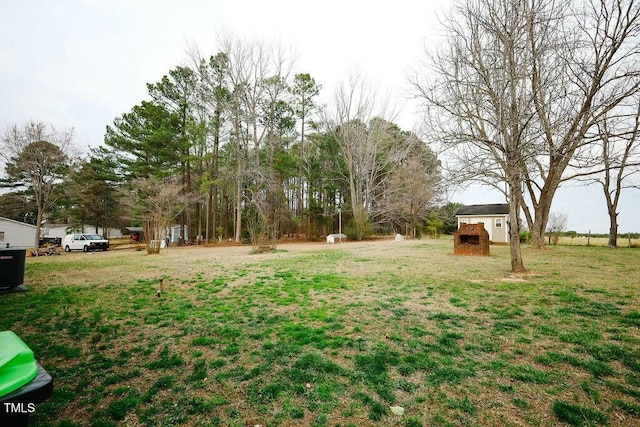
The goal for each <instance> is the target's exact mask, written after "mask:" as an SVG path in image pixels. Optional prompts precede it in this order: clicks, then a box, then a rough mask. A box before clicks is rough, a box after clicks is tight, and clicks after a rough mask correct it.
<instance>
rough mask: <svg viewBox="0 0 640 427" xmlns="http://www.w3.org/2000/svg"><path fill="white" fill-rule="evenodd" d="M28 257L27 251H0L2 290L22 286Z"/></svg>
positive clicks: (0, 284) (0, 281)
mask: <svg viewBox="0 0 640 427" xmlns="http://www.w3.org/2000/svg"><path fill="white" fill-rule="evenodd" d="M26 256H27V250H26V249H0V288H9V289H11V288H15V287H16V286H20V285H22V283H23V282H24V264H25V259H26Z"/></svg>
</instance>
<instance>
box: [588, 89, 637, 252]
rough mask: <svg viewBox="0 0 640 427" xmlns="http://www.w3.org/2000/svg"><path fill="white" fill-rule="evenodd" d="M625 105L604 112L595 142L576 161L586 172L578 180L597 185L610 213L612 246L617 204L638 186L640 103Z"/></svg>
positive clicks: (596, 132)
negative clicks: (624, 195) (624, 191)
mask: <svg viewBox="0 0 640 427" xmlns="http://www.w3.org/2000/svg"><path fill="white" fill-rule="evenodd" d="M634 101H635V102H634V103H635V104H636V105H635V106H633V105H631V106H628V105H627V106H622V108H618V109H616V110H617V111H616V110H613V111H610V112H608V113H607V114H605V115H603V117H602V120H601V121H600V122H599V123H597V125H596V129H595V134H594V135H593V138H594V139H595V143H594V144H593V146H592V147H590V150H589V151H588V152H587V153H586V154H585V155H583V156H581V158H578V159H577V160H578V161H577V162H576V166H577V168H579V170H581V171H584V172H581V173H580V175H585V177H584V178H583V177H579V178H578V179H579V180H581V181H583V182H586V183H587V184H596V185H598V186H599V187H600V188H601V189H602V192H603V195H604V199H605V202H606V205H607V213H608V215H609V243H608V246H609V247H610V248H615V247H617V246H618V205H619V203H620V197H621V195H622V191H623V190H625V189H631V188H637V186H638V184H639V181H638V179H637V178H638V175H640V138H639V133H640V102H639V101H638V99H635V100H634ZM634 107H635V108H634Z"/></svg>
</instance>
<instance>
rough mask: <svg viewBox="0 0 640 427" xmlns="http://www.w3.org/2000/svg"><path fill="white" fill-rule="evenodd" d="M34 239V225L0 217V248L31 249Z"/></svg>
mask: <svg viewBox="0 0 640 427" xmlns="http://www.w3.org/2000/svg"><path fill="white" fill-rule="evenodd" d="M35 237H36V226H35V225H31V224H26V223H24V222H20V221H14V220H13V219H9V218H4V217H0V247H3V248H17V249H27V248H33V243H34V240H35Z"/></svg>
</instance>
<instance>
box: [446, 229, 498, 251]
mask: <svg viewBox="0 0 640 427" xmlns="http://www.w3.org/2000/svg"><path fill="white" fill-rule="evenodd" d="M453 254H454V255H481V256H489V233H488V232H487V230H485V229H484V223H482V222H479V223H477V224H460V228H459V229H458V231H456V232H455V234H454V235H453Z"/></svg>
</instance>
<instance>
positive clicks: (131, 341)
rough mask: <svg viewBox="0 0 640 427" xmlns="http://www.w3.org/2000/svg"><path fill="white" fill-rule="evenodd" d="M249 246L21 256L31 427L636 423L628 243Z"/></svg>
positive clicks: (16, 307) (639, 326)
mask: <svg viewBox="0 0 640 427" xmlns="http://www.w3.org/2000/svg"><path fill="white" fill-rule="evenodd" d="M250 250H251V249H250V248H248V247H237V246H236V247H221V248H216V247H212V248H203V247H187V248H176V249H174V248H172V249H169V250H166V251H163V252H162V253H161V254H160V255H157V256H150V255H147V254H146V253H145V252H144V251H133V250H117V251H109V252H104V253H94V254H91V253H89V254H85V253H71V254H63V255H62V256H56V257H39V258H29V259H28V260H27V269H26V279H25V282H26V284H27V286H28V287H29V288H30V290H29V291H28V292H22V293H15V294H3V295H0V322H1V326H2V329H11V330H14V331H15V332H16V333H18V334H19V335H20V336H21V337H22V338H23V339H24V340H25V341H26V342H27V343H28V344H29V345H30V346H31V347H32V348H33V349H34V350H35V351H36V356H37V358H38V360H39V361H40V362H41V363H42V364H43V365H44V366H45V368H46V369H47V370H48V371H49V372H50V373H51V374H52V375H53V376H54V378H55V392H54V396H53V398H52V399H50V400H49V401H47V402H46V403H44V404H41V405H38V407H37V412H36V413H35V414H34V415H33V416H32V420H33V425H37V426H60V427H62V426H64V427H70V426H94V427H97V426H102V427H105V426H142V425H144V426H174V425H188V426H255V425H261V426H277V425H279V426H304V425H315V426H332V427H333V426H338V425H339V426H363V425H364V426H366V425H385V426H460V425H472V426H521V425H540V426H551V425H566V424H569V425H611V426H629V425H640V403H639V402H640V358H639V357H638V354H640V289H639V287H640V281H639V280H638V277H639V273H640V262H638V260H639V259H640V249H625V248H621V249H618V250H610V249H607V248H600V247H583V246H557V247H550V248H549V249H547V250H544V251H535V250H532V249H530V248H527V247H525V248H524V260H525V264H526V266H527V267H528V268H530V269H531V273H530V274H525V275H518V276H513V275H511V274H510V273H509V248H508V247H506V246H492V247H491V256H490V257H486V258H478V257H455V256H453V255H452V252H453V248H452V242H451V240H417V241H406V242H401V243H400V242H391V241H379V242H364V243H343V244H336V245H326V244H321V243H318V244H308V243H300V244H287V245H282V246H280V248H279V250H278V251H277V252H276V253H270V254H260V255H253V254H251V253H250ZM160 279H163V284H164V286H165V293H164V294H163V295H162V297H160V298H158V297H157V296H156V295H157V289H158V288H159V286H160ZM398 408H401V409H402V411H400V409H398ZM401 412H402V414H401V415H397V414H396V413H398V414H400V413H401Z"/></svg>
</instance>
